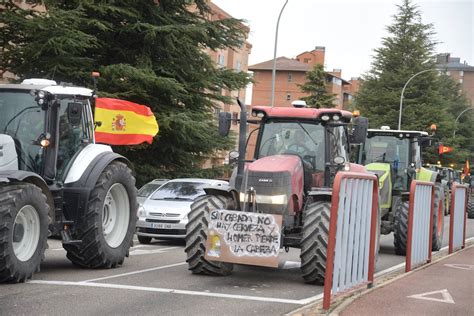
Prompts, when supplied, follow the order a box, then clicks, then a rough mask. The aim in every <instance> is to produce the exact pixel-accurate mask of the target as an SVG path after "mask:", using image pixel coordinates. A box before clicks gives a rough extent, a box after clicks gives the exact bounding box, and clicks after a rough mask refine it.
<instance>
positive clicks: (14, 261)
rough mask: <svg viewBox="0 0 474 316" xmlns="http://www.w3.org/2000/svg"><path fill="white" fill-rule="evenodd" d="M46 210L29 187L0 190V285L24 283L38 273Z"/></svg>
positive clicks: (44, 240) (36, 191)
mask: <svg viewBox="0 0 474 316" xmlns="http://www.w3.org/2000/svg"><path fill="white" fill-rule="evenodd" d="M48 213H49V206H48V204H47V203H46V196H45V195H44V194H43V193H42V192H41V190H40V189H39V188H38V187H37V186H35V185H32V184H26V183H24V184H14V185H3V186H0V283H3V282H13V283H17V282H25V280H27V279H30V278H31V277H32V275H33V273H34V272H38V271H39V269H40V264H41V261H43V259H44V252H45V249H46V246H47V238H48Z"/></svg>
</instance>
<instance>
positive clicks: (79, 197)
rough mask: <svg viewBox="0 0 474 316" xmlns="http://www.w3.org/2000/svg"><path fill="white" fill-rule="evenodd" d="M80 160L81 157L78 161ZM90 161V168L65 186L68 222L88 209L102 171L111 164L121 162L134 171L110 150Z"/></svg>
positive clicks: (122, 158)
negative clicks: (91, 195)
mask: <svg viewBox="0 0 474 316" xmlns="http://www.w3.org/2000/svg"><path fill="white" fill-rule="evenodd" d="M107 147H108V146H107ZM79 158H80V155H79V156H78V157H77V158H76V160H77V159H79ZM89 161H90V162H89V164H88V166H87V167H86V168H85V169H84V170H83V171H82V175H81V177H80V178H79V179H78V180H77V181H75V182H68V183H65V184H64V216H65V218H66V219H67V220H70V221H75V220H77V219H78V218H79V217H80V216H82V215H83V214H84V212H85V210H86V209H87V207H88V205H87V204H88V201H89V196H90V193H91V191H92V190H93V189H94V187H95V185H96V183H97V180H98V179H99V177H100V175H101V173H102V171H104V169H105V168H106V167H107V166H108V165H109V164H110V163H112V162H113V161H120V162H123V163H125V164H127V166H128V167H129V168H131V169H132V165H131V163H130V161H128V159H127V158H125V157H123V156H122V155H119V154H117V153H114V152H112V151H108V150H107V151H103V152H101V153H98V154H97V155H96V156H95V157H94V159H92V160H89ZM74 163H75V162H74ZM73 167H74V164H73ZM71 169H72V168H71ZM71 171H72V170H71ZM132 171H133V169H132ZM68 177H69V175H68Z"/></svg>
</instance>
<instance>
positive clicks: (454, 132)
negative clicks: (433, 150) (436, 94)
mask: <svg viewBox="0 0 474 316" xmlns="http://www.w3.org/2000/svg"><path fill="white" fill-rule="evenodd" d="M470 110H474V108H467V109H465V110H464V111H462V112H461V113H459V115H458V117H456V120H455V121H454V130H453V138H454V137H455V136H456V125H457V124H458V120H459V118H460V117H461V115H463V114H464V113H466V112H467V111H470Z"/></svg>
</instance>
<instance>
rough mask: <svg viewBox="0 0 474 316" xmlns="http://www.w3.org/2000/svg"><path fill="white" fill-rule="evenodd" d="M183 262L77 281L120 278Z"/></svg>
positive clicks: (170, 266) (174, 265)
mask: <svg viewBox="0 0 474 316" xmlns="http://www.w3.org/2000/svg"><path fill="white" fill-rule="evenodd" d="M185 264H186V262H179V263H173V264H168V265H166V266H159V267H154V268H149V269H144V270H137V271H132V272H127V273H121V274H115V275H109V276H106V277H103V278H97V279H91V280H85V281H82V282H79V283H83V282H94V281H101V280H107V279H113V278H120V277H123V276H128V275H134V274H139V273H145V272H150V271H155V270H162V269H166V268H172V267H177V266H182V265H185Z"/></svg>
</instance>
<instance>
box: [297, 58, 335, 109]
mask: <svg viewBox="0 0 474 316" xmlns="http://www.w3.org/2000/svg"><path fill="white" fill-rule="evenodd" d="M326 78H327V73H326V72H325V71H324V67H323V65H321V64H315V65H314V67H313V69H312V70H311V71H309V72H308V73H306V80H307V81H306V82H305V83H304V84H302V85H298V86H299V88H300V89H301V91H303V92H305V93H309V96H307V97H304V98H302V99H303V100H304V101H306V103H307V104H308V105H309V106H310V107H314V108H332V107H334V100H335V95H334V94H331V93H328V92H327V86H326Z"/></svg>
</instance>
